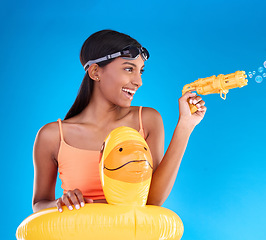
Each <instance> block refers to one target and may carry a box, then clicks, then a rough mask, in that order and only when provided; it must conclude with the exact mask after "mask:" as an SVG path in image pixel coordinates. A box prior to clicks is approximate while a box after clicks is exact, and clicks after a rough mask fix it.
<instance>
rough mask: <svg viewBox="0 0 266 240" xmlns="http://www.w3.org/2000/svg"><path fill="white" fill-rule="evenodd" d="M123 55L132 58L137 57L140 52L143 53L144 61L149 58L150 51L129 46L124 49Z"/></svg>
mask: <svg viewBox="0 0 266 240" xmlns="http://www.w3.org/2000/svg"><path fill="white" fill-rule="evenodd" d="M122 52H123V56H124V57H127V58H130V59H136V58H137V57H138V56H139V54H141V56H142V58H143V60H144V61H146V60H147V59H148V58H149V56H150V55H149V52H148V50H147V49H146V48H143V47H142V48H140V49H139V48H137V47H135V46H128V47H126V48H124V49H123V51H122Z"/></svg>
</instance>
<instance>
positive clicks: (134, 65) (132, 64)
mask: <svg viewBox="0 0 266 240" xmlns="http://www.w3.org/2000/svg"><path fill="white" fill-rule="evenodd" d="M124 64H129V65H131V66H133V67H137V65H136V64H134V63H131V62H124V63H122V65H124ZM144 67H145V65H143V66H142V67H141V68H144Z"/></svg>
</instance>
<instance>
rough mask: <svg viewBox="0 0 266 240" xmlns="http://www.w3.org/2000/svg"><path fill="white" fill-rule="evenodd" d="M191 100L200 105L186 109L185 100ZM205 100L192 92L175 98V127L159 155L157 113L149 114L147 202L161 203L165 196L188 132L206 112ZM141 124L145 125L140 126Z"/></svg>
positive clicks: (160, 123)
mask: <svg viewBox="0 0 266 240" xmlns="http://www.w3.org/2000/svg"><path fill="white" fill-rule="evenodd" d="M188 99H191V100H192V101H195V103H197V104H200V105H198V106H199V107H200V109H199V110H198V111H197V112H196V113H194V114H191V113H190V109H189V106H188V103H187V100H188ZM204 104H205V103H204V102H203V101H202V100H201V98H200V97H199V96H196V94H194V93H186V94H185V95H184V96H182V97H181V98H180V99H179V121H178V124H177V126H176V128H175V131H174V134H173V137H172V140H171V142H170V144H169V147H168V149H167V151H166V153H165V155H164V156H163V157H162V155H163V147H162V145H163V144H162V142H161V140H160V139H158V138H161V139H163V138H164V137H163V124H162V120H161V117H160V116H158V114H156V115H157V116H153V119H154V120H153V121H152V124H150V126H149V127H148V130H149V135H148V136H147V138H146V141H147V143H148V145H149V147H150V149H151V152H152V157H153V162H154V173H153V176H152V181H151V186H150V191H149V196H148V201H147V204H151V205H158V206H161V205H162V204H163V203H164V201H165V200H166V199H167V197H168V196H169V194H170V192H171V190H172V187H173V185H174V182H175V179H176V176H177V173H178V169H179V166H180V163H181V160H182V157H183V155H184V152H185V149H186V146H187V143H188V140H189V137H190V134H191V133H192V131H193V129H194V127H195V126H196V125H197V124H198V123H199V122H200V121H201V120H202V118H203V117H204V114H205V112H206V107H204V106H203V105H204ZM144 127H145V126H144Z"/></svg>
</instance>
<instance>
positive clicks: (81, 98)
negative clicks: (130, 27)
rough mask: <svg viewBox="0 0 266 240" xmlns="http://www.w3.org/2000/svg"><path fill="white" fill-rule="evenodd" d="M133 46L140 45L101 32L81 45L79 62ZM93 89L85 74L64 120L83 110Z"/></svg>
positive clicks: (104, 63)
mask: <svg viewBox="0 0 266 240" xmlns="http://www.w3.org/2000/svg"><path fill="white" fill-rule="evenodd" d="M128 45H133V46H136V47H141V45H140V43H139V42H137V40H135V39H134V38H132V37H130V36H128V35H126V34H124V33H120V32H117V31H113V30H102V31H99V32H96V33H94V34H92V35H91V36H90V37H89V38H87V40H86V41H85V42H84V43H83V45H82V48H81V51H80V62H81V64H82V66H84V65H85V64H86V62H88V61H89V60H94V59H97V58H100V57H104V56H106V55H108V54H112V53H115V52H118V51H121V50H122V49H123V48H124V47H126V46H128ZM113 60H114V59H110V60H107V61H104V62H100V63H98V65H99V67H104V66H106V65H107V64H109V63H110V62H112V61H113ZM93 87H94V80H92V79H91V78H90V77H89V74H88V73H87V71H86V73H85V76H84V78H83V81H82V83H81V85H80V88H79V91H78V95H77V97H76V100H75V102H74V103H73V105H72V107H71V108H70V109H69V111H68V113H67V114H66V116H65V120H66V119H68V118H71V117H74V116H76V115H78V114H79V113H81V112H82V111H83V110H84V108H85V107H86V106H87V105H88V104H89V102H90V99H91V96H92V92H93Z"/></svg>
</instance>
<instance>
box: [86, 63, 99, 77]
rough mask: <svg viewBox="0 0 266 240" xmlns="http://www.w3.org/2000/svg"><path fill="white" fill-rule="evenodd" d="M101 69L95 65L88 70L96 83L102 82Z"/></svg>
mask: <svg viewBox="0 0 266 240" xmlns="http://www.w3.org/2000/svg"><path fill="white" fill-rule="evenodd" d="M99 68H100V67H99V66H98V65H97V64H96V63H93V64H92V65H90V66H89V68H88V70H87V71H88V74H89V76H90V78H91V79H92V80H94V81H100V77H99V70H100V69H99Z"/></svg>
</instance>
